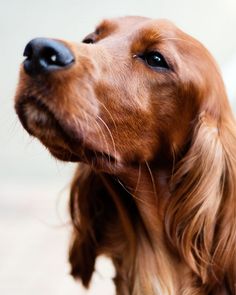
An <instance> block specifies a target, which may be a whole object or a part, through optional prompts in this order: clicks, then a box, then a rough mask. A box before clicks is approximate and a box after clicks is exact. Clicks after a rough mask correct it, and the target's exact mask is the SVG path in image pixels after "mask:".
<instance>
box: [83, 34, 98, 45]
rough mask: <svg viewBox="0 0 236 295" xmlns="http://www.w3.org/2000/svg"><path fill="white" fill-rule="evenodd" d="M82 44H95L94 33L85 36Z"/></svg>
mask: <svg viewBox="0 0 236 295" xmlns="http://www.w3.org/2000/svg"><path fill="white" fill-rule="evenodd" d="M82 42H83V43H86V44H93V43H95V42H96V34H95V33H91V34H89V35H87V36H86V37H85V38H84V39H83V41H82Z"/></svg>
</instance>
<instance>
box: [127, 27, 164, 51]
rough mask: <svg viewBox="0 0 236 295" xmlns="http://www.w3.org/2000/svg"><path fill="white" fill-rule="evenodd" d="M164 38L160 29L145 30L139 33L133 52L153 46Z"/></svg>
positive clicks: (135, 39)
mask: <svg viewBox="0 0 236 295" xmlns="http://www.w3.org/2000/svg"><path fill="white" fill-rule="evenodd" d="M162 37H163V33H162V32H161V31H160V30H159V29H158V28H145V29H140V30H138V31H137V33H136V36H135V38H134V42H133V45H132V51H134V52H136V51H139V50H142V48H146V47H149V46H153V45H155V44H156V43H158V41H160V40H161V39H162Z"/></svg>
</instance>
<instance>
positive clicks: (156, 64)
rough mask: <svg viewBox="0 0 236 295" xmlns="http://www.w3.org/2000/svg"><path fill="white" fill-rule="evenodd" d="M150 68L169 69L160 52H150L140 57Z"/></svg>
mask: <svg viewBox="0 0 236 295" xmlns="http://www.w3.org/2000/svg"><path fill="white" fill-rule="evenodd" d="M140 57H141V58H142V59H143V60H144V61H145V62H146V64H147V65H148V66H150V67H152V68H164V69H169V66H168V64H167V62H166V60H165V58H164V57H163V55H162V54H161V53H160V52H157V51H150V52H147V53H144V54H142V55H141V56H140Z"/></svg>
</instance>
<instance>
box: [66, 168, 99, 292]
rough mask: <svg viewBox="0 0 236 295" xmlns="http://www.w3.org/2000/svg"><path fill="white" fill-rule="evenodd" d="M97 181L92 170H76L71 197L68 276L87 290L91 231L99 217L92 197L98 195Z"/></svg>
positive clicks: (94, 250)
mask: <svg viewBox="0 0 236 295" xmlns="http://www.w3.org/2000/svg"><path fill="white" fill-rule="evenodd" d="M96 181H97V179H96V178H95V175H94V173H92V171H91V169H89V168H88V167H86V166H85V165H84V167H79V169H78V171H77V173H76V174H75V177H74V181H73V183H72V186H71V194H70V214H71V219H72V223H73V231H74V233H73V236H72V243H71V248H70V253H69V261H70V264H71V274H72V275H73V276H74V277H75V278H79V279H81V281H82V283H83V285H84V286H85V287H88V285H89V282H90V280H91V277H92V274H93V271H94V265H95V260H96V256H97V240H96V234H95V228H94V226H95V225H94V220H95V217H96V215H97V214H98V208H95V203H96V200H95V196H96V195H97V194H98V189H97V184H95V182H96ZM94 195H95V196H94ZM93 198H94V200H93Z"/></svg>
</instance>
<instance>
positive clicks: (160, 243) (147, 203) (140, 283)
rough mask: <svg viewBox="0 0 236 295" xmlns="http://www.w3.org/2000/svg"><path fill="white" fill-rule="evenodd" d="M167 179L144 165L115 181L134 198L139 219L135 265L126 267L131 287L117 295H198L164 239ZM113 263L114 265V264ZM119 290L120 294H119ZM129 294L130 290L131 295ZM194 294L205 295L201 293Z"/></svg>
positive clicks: (166, 173)
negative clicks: (183, 278)
mask: <svg viewBox="0 0 236 295" xmlns="http://www.w3.org/2000/svg"><path fill="white" fill-rule="evenodd" d="M170 175H171V171H167V170H152V169H151V168H150V167H149V166H148V165H145V166H143V167H139V168H138V169H132V170H128V169H127V170H126V172H125V173H121V174H120V175H119V177H118V181H119V183H120V185H121V186H122V188H123V189H124V190H125V191H126V192H128V194H130V196H131V197H132V198H133V200H134V202H135V204H136V207H137V211H138V214H139V219H140V220H139V223H138V224H137V223H136V225H135V228H134V232H135V238H136V252H135V255H134V262H133V265H132V266H130V265H127V268H128V269H127V276H131V279H129V280H128V281H129V282H131V284H132V286H126V287H127V293H126V291H125V290H126V287H125V284H126V283H127V281H126V282H124V285H123V286H122V287H120V286H119V288H118V295H121V294H122V295H126V294H135V295H143V294H148V295H167V294H168V295H169V294H173V295H180V294H181V295H182V294H183V290H188V293H186V292H187V291H185V293H184V294H185V295H190V294H191V295H192V294H195V293H194V292H196V291H197V290H196V288H195V287H193V288H191V285H194V284H195V278H193V276H192V272H191V271H190V270H189V269H188V267H187V266H186V265H185V263H184V262H183V261H181V258H180V257H179V258H178V255H177V253H176V252H175V251H174V249H171V248H170V245H168V244H167V242H166V240H167V239H166V238H165V228H164V224H165V208H166V206H167V205H168V200H169V198H170V197H171V194H170V192H169V181H170ZM125 256H126V254H125ZM125 256H124V259H126V257H125ZM114 262H115V264H116V261H114ZM119 263H120V262H119ZM116 268H117V275H118V276H119V275H120V276H124V273H123V274H119V265H116ZM123 269H124V266H122V270H123ZM132 275H133V277H132ZM183 275H184V277H185V281H184V282H183V280H182V277H183ZM120 285H122V283H121V284H120ZM119 290H122V291H121V293H119V292H120V291H119ZM128 290H132V293H130V291H128ZM181 290H182V291H181ZM196 294H199V295H200V294H201V295H205V293H202V292H201V293H200V292H199V293H196Z"/></svg>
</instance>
